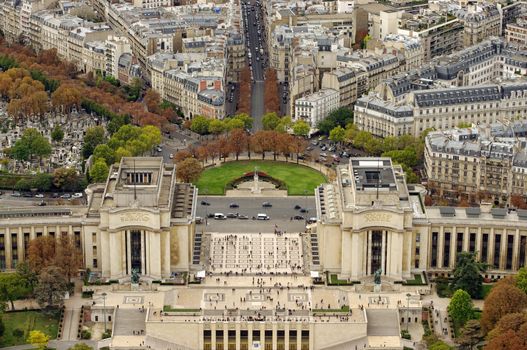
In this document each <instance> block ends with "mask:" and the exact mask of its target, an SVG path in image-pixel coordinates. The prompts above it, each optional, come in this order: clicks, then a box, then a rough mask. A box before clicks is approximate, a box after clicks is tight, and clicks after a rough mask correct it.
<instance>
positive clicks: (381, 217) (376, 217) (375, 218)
mask: <svg viewBox="0 0 527 350" xmlns="http://www.w3.org/2000/svg"><path fill="white" fill-rule="evenodd" d="M364 218H365V219H366V222H389V221H391V219H392V216H391V215H390V214H388V213H367V214H364Z"/></svg>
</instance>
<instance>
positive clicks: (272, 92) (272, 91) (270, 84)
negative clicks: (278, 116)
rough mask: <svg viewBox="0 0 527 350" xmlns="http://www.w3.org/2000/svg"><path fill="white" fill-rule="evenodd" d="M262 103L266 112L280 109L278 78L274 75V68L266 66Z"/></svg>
mask: <svg viewBox="0 0 527 350" xmlns="http://www.w3.org/2000/svg"><path fill="white" fill-rule="evenodd" d="M264 105H265V111H266V112H276V113H278V112H279V111H280V96H279V91H278V79H277V76H276V70H274V69H273V68H267V69H266V70H265V82H264Z"/></svg>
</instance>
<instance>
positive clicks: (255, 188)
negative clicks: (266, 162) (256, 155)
mask: <svg viewBox="0 0 527 350" xmlns="http://www.w3.org/2000/svg"><path fill="white" fill-rule="evenodd" d="M251 192H252V193H260V187H259V186H258V167H254V175H253V187H252V189H251Z"/></svg>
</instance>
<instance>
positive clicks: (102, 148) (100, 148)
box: [93, 143, 115, 165]
mask: <svg viewBox="0 0 527 350" xmlns="http://www.w3.org/2000/svg"><path fill="white" fill-rule="evenodd" d="M93 158H94V159H95V160H97V159H102V160H104V162H105V163H106V165H112V164H113V163H115V151H114V150H113V149H111V148H110V146H108V145H107V144H104V143H103V144H100V145H97V147H95V149H94V150H93Z"/></svg>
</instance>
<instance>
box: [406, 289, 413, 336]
mask: <svg viewBox="0 0 527 350" xmlns="http://www.w3.org/2000/svg"><path fill="white" fill-rule="evenodd" d="M411 296H412V294H410V293H407V294H406V300H407V305H406V331H408V323H410V297H411Z"/></svg>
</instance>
